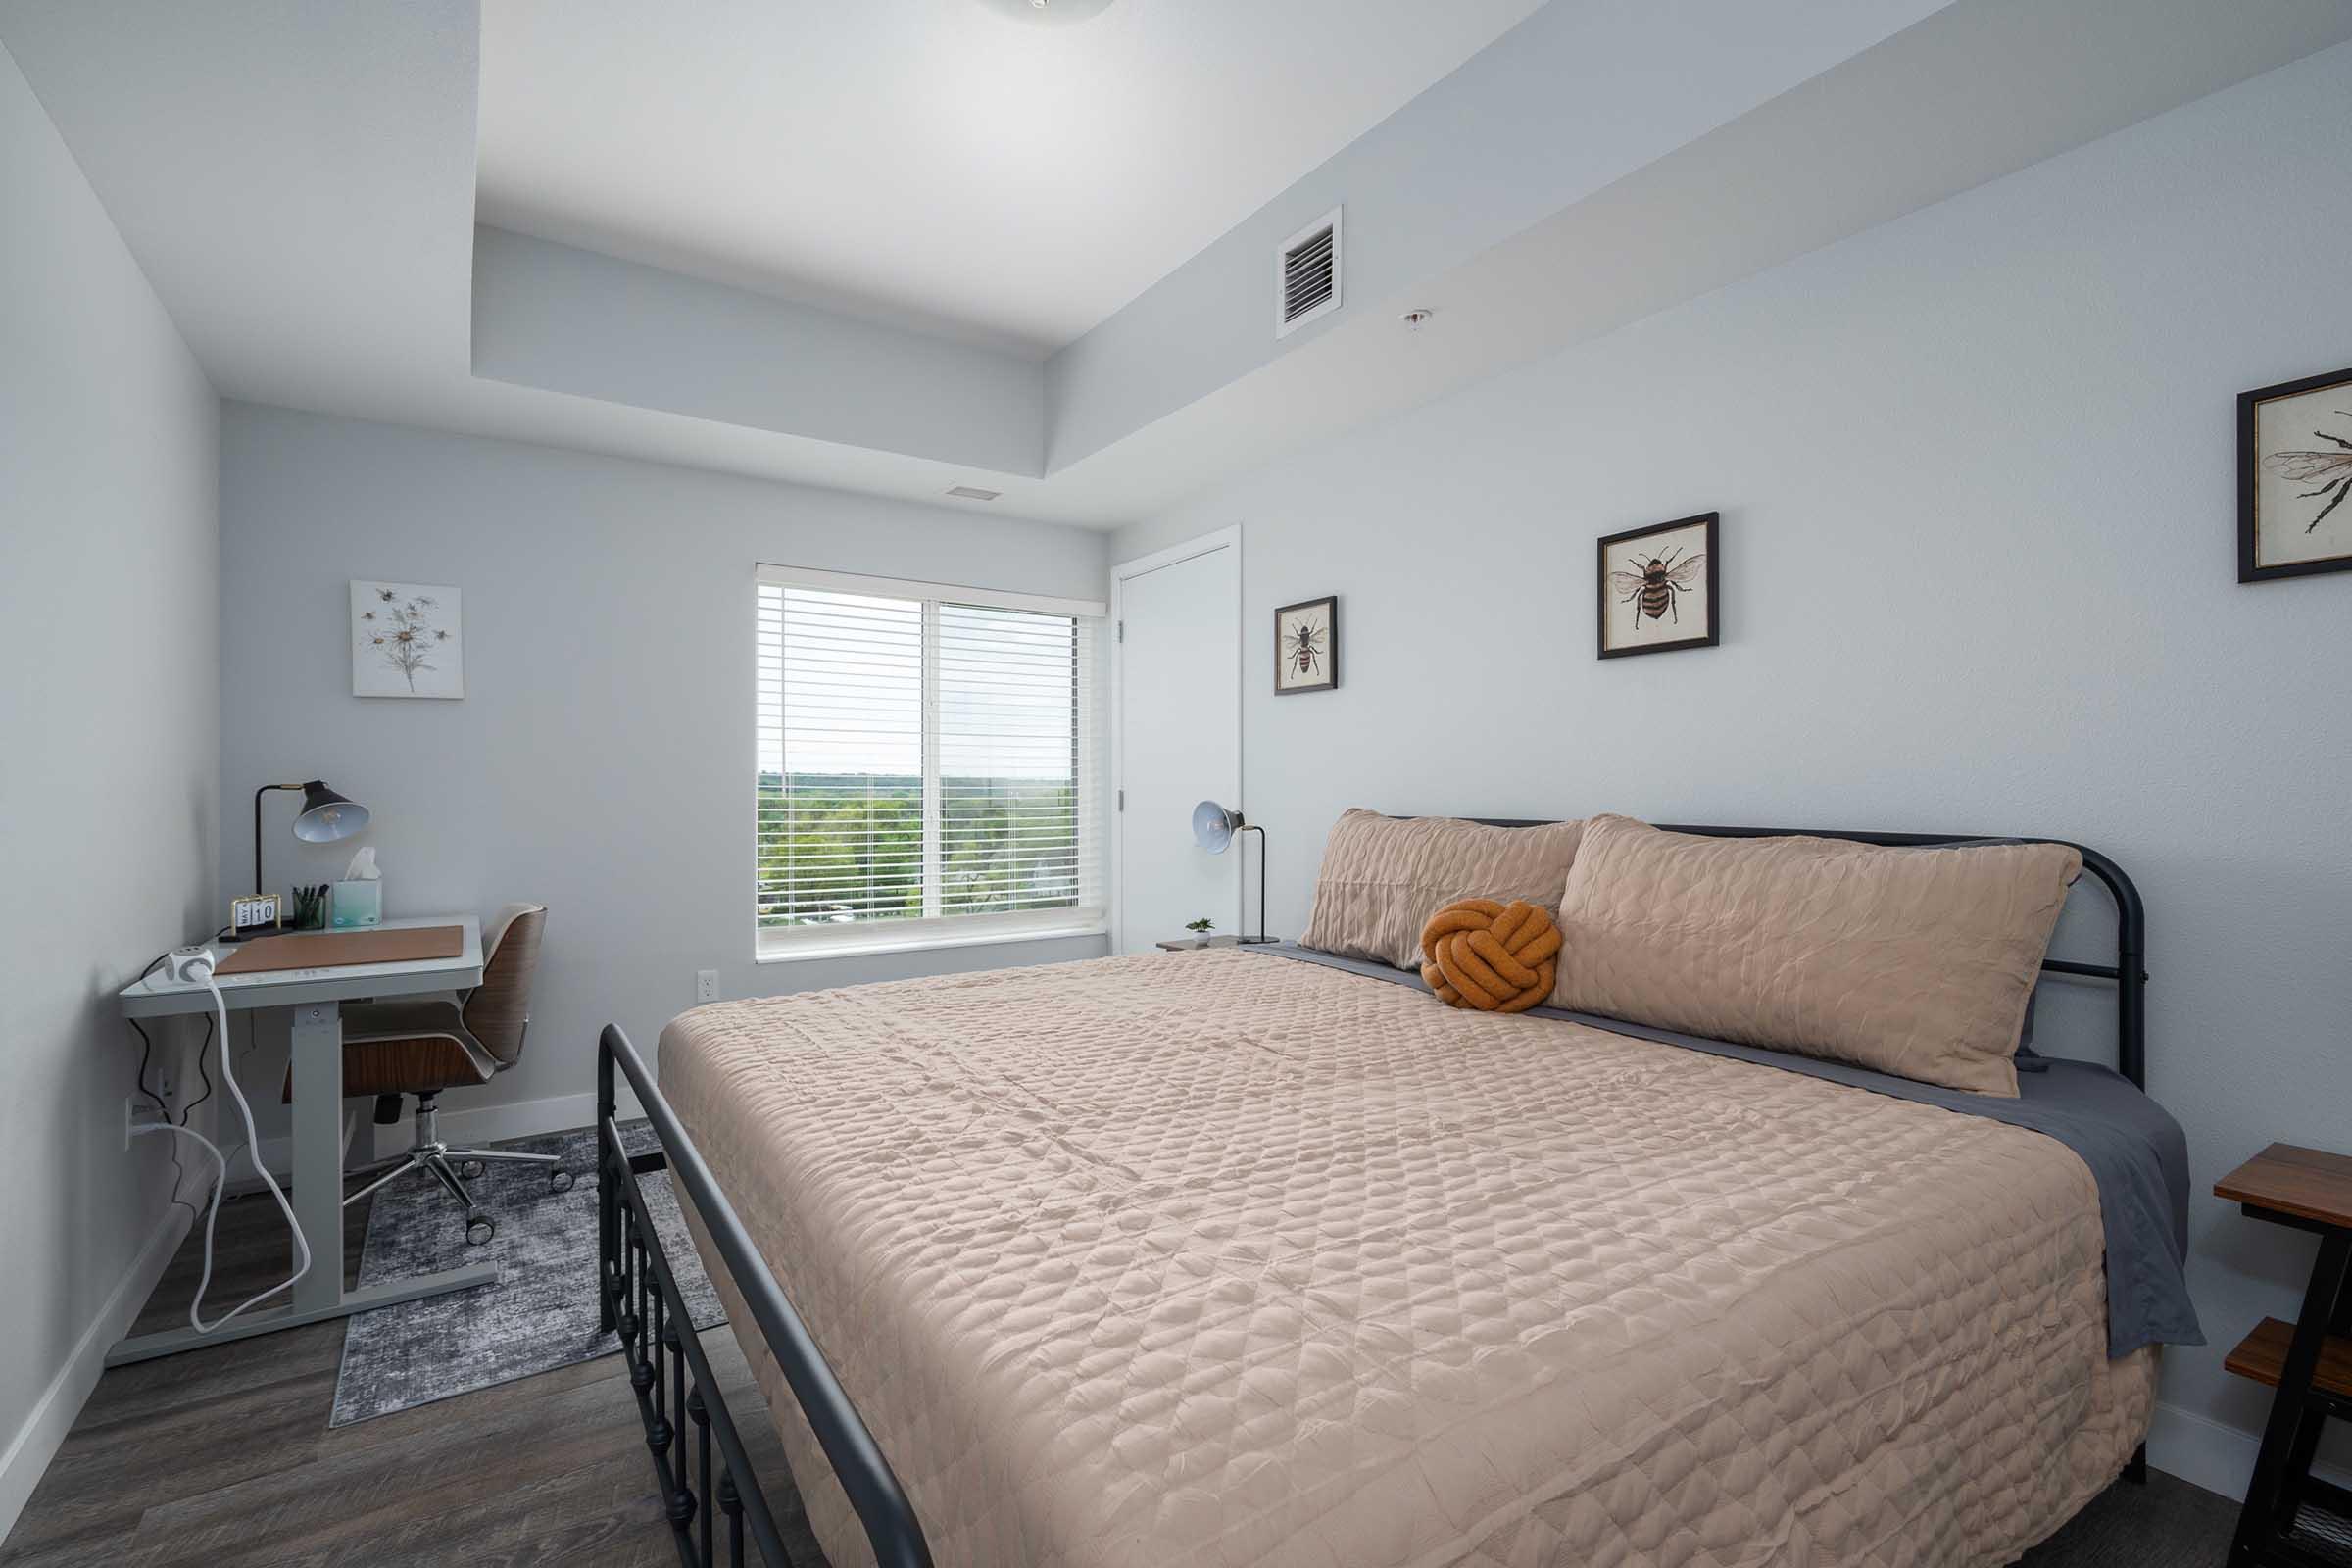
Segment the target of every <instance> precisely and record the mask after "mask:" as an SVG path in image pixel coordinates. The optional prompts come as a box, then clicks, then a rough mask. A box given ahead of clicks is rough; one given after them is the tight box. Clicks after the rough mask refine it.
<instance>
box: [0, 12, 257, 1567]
mask: <svg viewBox="0 0 2352 1568" xmlns="http://www.w3.org/2000/svg"><path fill="white" fill-rule="evenodd" d="M218 411H219V403H218V400H216V399H215V397H214V396H213V392H212V388H211V386H210V385H209V384H208V383H207V382H206V380H205V378H204V374H203V372H202V371H201V370H199V369H198V368H197V366H196V362H195V360H194V359H193V358H192V357H191V356H190V355H189V353H188V350H187V347H186V345H185V344H183V343H182V342H181V341H180V337H179V333H178V332H177V331H176V330H175V329H174V328H173V326H172V321H171V319H169V318H168V317H167V316H166V315H165V314H164V309H163V306H162V305H161V303H159V302H158V301H157V299H156V297H155V293H154V291H153V290H152V289H150V288H149V287H148V286H147V280H146V278H145V277H143V276H142V275H141V274H140V272H139V269H138V266H137V264H136V263H134V262H133V261H132V260H131V257H130V252H129V251H128V250H127V249H125V248H124V246H123V241H122V238H121V236H119V235H118V234H117V233H116V232H115V227H114V224H113V223H112V222H111V221H109V220H108V218H107V216H106V213H105V211H104V210H103V209H102V208H101V207H100V206H99V205H98V199H97V197H96V196H95V195H94V194H92V192H91V190H90V187H89V185H88V183H87V182H86V181H85V180H84V179H83V178H82V176H81V172H80V170H79V169H78V168H76V167H75V165H74V163H73V157H72V155H71V154H69V153H68V152H67V150H66V146H65V143H64V142H63V141H61V140H60V139H59V137H58V135H57V132H56V130H55V129H54V128H53V127H52V126H51V124H50V123H49V120H48V118H47V117H46V116H45V115H44V114H43V113H42V111H41V108H40V105H39V103H38V102H37V101H36V100H35V99H34V97H33V94H32V91H31V89H30V88H29V87H27V86H26V85H25V78H24V76H23V75H22V74H21V73H19V72H18V70H17V66H16V62H15V61H14V60H13V59H11V58H10V57H9V55H8V54H7V53H6V51H5V50H0V628H5V631H4V632H0V638H4V639H5V645H6V647H7V649H8V650H9V654H8V673H7V677H6V679H5V681H0V866H5V868H6V869H5V876H4V877H0V884H4V885H5V889H6V897H5V898H0V963H5V965H6V977H5V983H4V984H0V1061H4V1063H5V1071H6V1078H7V1093H6V1094H5V1095H0V1148H5V1149H6V1150H7V1152H8V1168H9V1191H8V1201H6V1202H5V1203H0V1258H5V1259H7V1263H8V1269H9V1272H10V1274H11V1275H12V1276H13V1277H14V1278H15V1279H17V1280H18V1281H20V1282H26V1283H28V1284H29V1285H30V1286H31V1287H32V1288H30V1289H23V1288H21V1289H18V1290H15V1291H13V1292H11V1293H10V1298H9V1304H8V1326H7V1331H6V1332H5V1333H0V1446H4V1448H5V1451H4V1452H0V1531H5V1530H6V1528H7V1527H8V1526H9V1525H10V1524H11V1523H13V1522H14V1521H15V1519H16V1515H17V1511H18V1509H19V1508H20V1507H22V1506H23V1503H24V1500H25V1494H26V1493H27V1492H28V1491H29V1490H30V1488H31V1485H32V1483H33V1482H34V1481H35V1480H37V1479H38V1477H39V1474H40V1471H41V1468H42V1467H43V1466H44V1465H45V1464H46V1463H47V1462H48V1458H49V1455H50V1453H51V1452H53V1451H54V1450H55V1448H56V1445H57V1443H58V1441H59V1440H60V1439H61V1438H62V1437H63V1436H64V1434H65V1431H66V1429H67V1427H69V1426H70V1425H71V1424H72V1422H73V1416H74V1413H75V1412H76V1411H78V1410H79V1409H80V1407H81V1401H82V1398H83V1397H84V1396H85V1395H87V1393H88V1392H89V1388H90V1386H91V1384H93V1383H94V1382H95V1381H96V1379H97V1374H98V1370H99V1364H100V1359H101V1357H102V1356H103V1354H104V1352H105V1349H106V1347H107V1346H108V1344H110V1343H111V1342H112V1340H113V1339H114V1338H115V1337H116V1336H117V1335H119V1334H120V1332H121V1330H122V1327H123V1321H124V1320H125V1318H126V1317H127V1315H128V1313H130V1312H132V1311H135V1310H136V1308H137V1307H138V1305H139V1304H140V1302H141V1301H142V1300H143V1299H144V1298H145V1295H146V1276H147V1275H148V1274H149V1273H150V1272H151V1270H149V1269H145V1268H142V1267H141V1266H140V1264H141V1263H142V1262H145V1263H147V1264H154V1265H160V1263H161V1261H162V1260H163V1259H164V1258H165V1257H166V1256H168V1253H169V1248H170V1244H171V1242H172V1240H174V1239H175V1235H176V1226H175V1225H174V1226H172V1227H171V1228H163V1227H165V1224H166V1215H167V1213H170V1214H171V1215H172V1218H173V1219H174V1220H176V1221H181V1222H184V1220H185V1217H186V1216H185V1214H184V1213H181V1212H180V1211H177V1210H172V1209H171V1208H170V1205H169V1201H168V1194H169V1189H170V1176H171V1168H172V1167H171V1164H170V1160H169V1156H168V1155H167V1153H166V1152H165V1151H164V1150H163V1149H162V1148H161V1147H160V1145H161V1143H162V1142H163V1140H161V1139H156V1138H148V1139H143V1140H141V1142H140V1145H139V1147H138V1149H137V1151H136V1152H134V1153H129V1154H126V1153H124V1152H123V1097H124V1095H125V1094H127V1093H128V1092H129V1091H130V1089H131V1087H132V1084H133V1081H134V1075H135V1071H136V1068H137V1065H138V1042H137V1040H136V1038H135V1037H133V1036H132V1035H131V1033H130V1031H129V1030H128V1029H127V1028H126V1027H124V1025H123V1020H122V1017H121V1015H120V1014H119V1013H117V1012H116V1010H115V1008H114V1006H113V1005H112V993H113V992H114V991H115V989H116V988H117V987H119V986H122V985H123V984H125V983H126V982H128V981H129V980H131V979H133V978H135V977H136V976H137V974H138V972H139V970H140V968H141V967H142V966H143V965H145V963H146V962H147V960H148V959H150V958H151V957H153V956H155V955H157V954H158V953H160V952H162V951H164V950H165V949H168V948H170V947H172V946H174V945H175V944H177V943H179V942H182V941H185V940H186V934H187V932H189V931H190V930H193V929H196V928H199V927H202V926H204V925H206V924H207V922H209V921H211V920H212V919H213V918H214V900H213V886H214V882H213V866H214V863H215V855H216V850H215V835H216V832H217V830H218V824H219V820H220V811H219V807H218V804H217V801H216V790H217V780H218V778H219V771H220V759H219V751H218V742H217V736H218V733H219V708H218V701H219V688H218V671H219V667H220V625H219V618H218V609H219V600H218V580H219V571H220V555H219V547H220V532H219V525H218V512H217V501H218V494H219V489H218V483H217V469H216V453H217V450H218V449H217V445H216V430H217V425H218Z"/></svg>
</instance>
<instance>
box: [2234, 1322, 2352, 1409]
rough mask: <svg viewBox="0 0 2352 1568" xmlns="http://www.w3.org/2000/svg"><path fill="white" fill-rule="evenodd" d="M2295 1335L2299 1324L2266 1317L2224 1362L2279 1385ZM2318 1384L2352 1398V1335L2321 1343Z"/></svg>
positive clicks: (2248, 1375)
mask: <svg viewBox="0 0 2352 1568" xmlns="http://www.w3.org/2000/svg"><path fill="white" fill-rule="evenodd" d="M2294 1337H2295V1326H2294V1325H2293V1324H2292V1323H2287V1322H2283V1321H2281V1320H2279V1319H2278V1318H2275V1317H2266V1318H2264V1319H2263V1320H2262V1321H2261V1322H2260V1323H2259V1324H2257V1325H2255V1329H2254V1332H2253V1333H2251V1334H2249V1335H2247V1336H2246V1337H2245V1338H2244V1339H2243V1340H2240V1341H2239V1342H2238V1346H2237V1348H2236V1349H2234V1350H2231V1351H2230V1352H2229V1356H2228V1358H2227V1359H2225V1360H2224V1361H2223V1362H2222V1365H2224V1366H2225V1367H2228V1368H2229V1370H2230V1371H2232V1372H2234V1373H2236V1374H2237V1375H2238V1376H2239V1377H2241V1378H2252V1379H2253V1380H2254V1381H2255V1382H2257V1383H2267V1384H2269V1385H2270V1386H2271V1387H2272V1388H2274V1389H2275V1388H2277V1387H2278V1374H2279V1372H2280V1370H2281V1369H2282V1368H2284V1367H2285V1365H2286V1348H2287V1345H2288V1343H2289V1342H2290V1341H2292V1340H2293V1339H2294ZM2312 1383H2313V1385H2314V1386H2315V1387H2317V1388H2318V1389H2320V1390H2322V1391H2323V1392H2325V1393H2327V1394H2332V1395H2334V1396H2335V1397H2338V1398H2343V1399H2352V1339H2345V1338H2344V1337H2343V1336H2342V1335H2339V1334H2330V1335H2328V1336H2327V1343H2326V1344H2324V1345H2322V1346H2321V1347H2320V1370H2319V1374H2318V1375H2317V1376H2316V1377H2314V1378H2313V1379H2312Z"/></svg>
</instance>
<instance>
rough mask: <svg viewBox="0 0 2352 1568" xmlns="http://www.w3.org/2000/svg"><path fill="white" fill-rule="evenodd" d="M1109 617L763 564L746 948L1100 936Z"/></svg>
mask: <svg viewBox="0 0 2352 1568" xmlns="http://www.w3.org/2000/svg"><path fill="white" fill-rule="evenodd" d="M1102 620H1103V606H1101V605H1099V604H1091V603H1086V602H1083V601H1076V600H1057V599H1048V598H1042V597H1039V596H1035V595H1025V594H999V593H990V592H986V591H983V590H979V589H971V588H955V587H949V586H945V585H943V584H937V583H918V582H898V581H894V580H891V579H887V578H878V577H853V576H847V575H843V574H841V573H836V572H817V571H800V570H791V569H786V568H782V567H776V566H762V567H760V579H759V597H758V623H757V630H758V638H757V643H758V708H759V715H758V735H759V760H758V765H759V807H758V838H757V853H758V867H759V869H758V893H757V922H758V924H757V929H758V933H759V955H760V956H761V957H789V956H795V955H798V954H809V953H840V952H847V951H857V950H858V949H873V948H890V947H901V946H915V945H923V944H931V943H952V942H967V941H978V940H987V939H990V938H1011V937H1018V936H1024V935H1036V934H1040V933H1045V932H1058V931H1099V930H1101V929H1102V927H1103V799H1102V797H1103V758H1102V729H1103V726H1102V723H1101V716H1100V706H1101V705H1100V703H1099V702H1098V692H1099V690H1100V684H1101V683H1100V682H1099V680H1098V679H1097V672H1096V667H1095V666H1096V662H1097V659H1098V656H1099V648H1098V644H1099V641H1100V637H1099V633H1100V631H1101V628H1102Z"/></svg>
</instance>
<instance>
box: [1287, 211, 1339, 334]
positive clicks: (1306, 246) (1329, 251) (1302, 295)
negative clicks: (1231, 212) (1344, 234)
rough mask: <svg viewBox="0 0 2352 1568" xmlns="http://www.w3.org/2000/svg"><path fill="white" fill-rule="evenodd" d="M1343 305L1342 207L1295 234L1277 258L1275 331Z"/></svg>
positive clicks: (1290, 329)
mask: <svg viewBox="0 0 2352 1568" xmlns="http://www.w3.org/2000/svg"><path fill="white" fill-rule="evenodd" d="M1339 308H1340V209H1339V208H1337V207H1334V208H1333V209H1332V210H1331V211H1330V212H1328V213H1326V214H1324V215H1323V216H1322V217H1321V218H1318V219H1316V220H1315V221H1313V222H1311V223H1309V224H1307V225H1306V227H1304V228H1302V229H1300V230H1299V232H1298V233H1296V234H1293V235H1292V236H1291V237H1290V239H1289V240H1287V241H1286V242H1284V244H1283V247H1282V249H1281V251H1280V252H1279V253H1277V254H1276V256H1275V258H1274V335H1275V336H1276V337H1288V336H1290V335H1291V334H1292V333H1293V332H1296V331H1298V330H1299V328H1300V327H1302V326H1304V325H1305V324H1306V323H1307V322H1309V321H1311V320H1313V319H1315V318H1316V317H1318V316H1323V315H1327V314H1328V313H1330V312H1332V311H1336V310H1338V309H1339Z"/></svg>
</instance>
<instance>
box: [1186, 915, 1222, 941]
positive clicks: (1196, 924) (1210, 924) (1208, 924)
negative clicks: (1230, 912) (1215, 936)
mask: <svg viewBox="0 0 2352 1568" xmlns="http://www.w3.org/2000/svg"><path fill="white" fill-rule="evenodd" d="M1184 928H1185V929H1186V930H1187V931H1190V932H1191V933H1192V934H1193V935H1194V936H1196V937H1199V938H1200V939H1201V946H1202V947H1204V948H1205V947H1207V946H1208V934H1209V933H1210V932H1211V931H1214V930H1215V929H1216V928H1217V922H1216V921H1214V920H1211V919H1210V918H1208V916H1206V915H1202V916H1201V918H1200V919H1198V920H1187V921H1185V922H1184Z"/></svg>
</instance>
